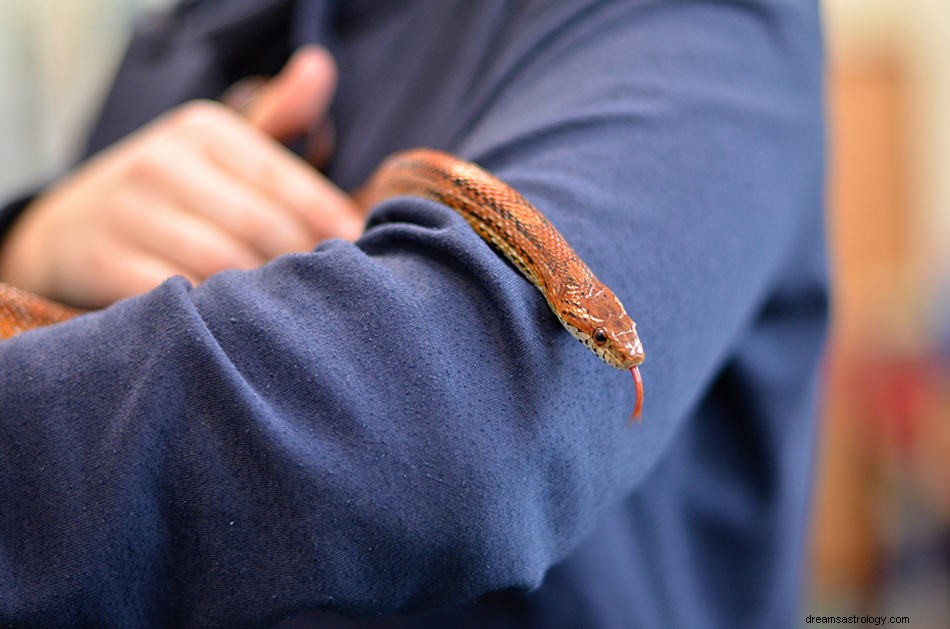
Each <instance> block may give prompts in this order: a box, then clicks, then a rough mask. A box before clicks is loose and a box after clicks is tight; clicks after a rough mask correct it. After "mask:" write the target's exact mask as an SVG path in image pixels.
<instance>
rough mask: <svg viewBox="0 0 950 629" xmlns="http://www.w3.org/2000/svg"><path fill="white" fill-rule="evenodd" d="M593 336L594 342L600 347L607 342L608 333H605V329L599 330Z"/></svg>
mask: <svg viewBox="0 0 950 629" xmlns="http://www.w3.org/2000/svg"><path fill="white" fill-rule="evenodd" d="M592 336H593V337H594V342H595V343H597V344H598V345H603V344H604V343H606V342H607V333H606V332H604V329H603V328H597V329H596V330H594V334H593V335H592Z"/></svg>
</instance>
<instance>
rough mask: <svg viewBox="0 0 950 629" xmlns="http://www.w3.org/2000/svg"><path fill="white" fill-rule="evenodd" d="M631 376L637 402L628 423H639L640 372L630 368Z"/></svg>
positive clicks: (641, 387) (640, 408)
mask: <svg viewBox="0 0 950 629" xmlns="http://www.w3.org/2000/svg"><path fill="white" fill-rule="evenodd" d="M630 373H631V374H633V383H634V384H635V385H636V387H637V402H636V404H635V405H634V407H633V414H631V415H630V421H633V420H637V421H640V411H641V410H643V378H641V377H640V370H639V369H637V368H636V367H631V368H630Z"/></svg>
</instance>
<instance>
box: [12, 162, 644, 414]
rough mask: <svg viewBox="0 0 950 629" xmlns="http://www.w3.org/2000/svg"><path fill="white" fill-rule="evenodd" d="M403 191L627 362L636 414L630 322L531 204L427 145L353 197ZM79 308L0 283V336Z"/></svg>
mask: <svg viewBox="0 0 950 629" xmlns="http://www.w3.org/2000/svg"><path fill="white" fill-rule="evenodd" d="M404 195H407V196H418V197H424V198H428V199H432V200H434V201H438V202H440V203H443V204H445V205H446V206H448V207H450V208H452V209H453V210H455V211H456V212H457V213H458V214H459V215H461V216H462V218H464V219H465V220H466V221H467V222H468V224H469V225H471V227H472V228H473V229H474V230H475V232H476V233H477V234H478V235H479V236H481V237H482V239H484V240H485V241H486V242H487V243H488V244H490V245H491V246H492V247H494V248H495V249H496V250H497V251H499V252H500V253H501V254H502V255H503V256H504V257H505V258H507V259H508V260H509V261H510V262H511V263H512V264H513V265H514V266H515V267H516V268H517V269H518V270H519V271H520V272H521V273H522V274H523V275H524V276H525V277H526V278H527V279H528V281H529V282H531V283H532V284H534V286H535V287H537V289H538V290H539V291H540V292H541V294H542V295H543V296H544V298H545V300H546V301H547V303H548V305H549V306H550V308H551V310H552V311H553V312H554V314H555V316H556V317H557V318H558V320H559V321H560V322H561V324H562V325H563V326H564V327H565V328H566V329H567V330H568V331H569V332H570V333H571V334H572V335H573V336H574V337H575V338H577V339H578V340H579V341H581V342H582V343H584V345H586V346H587V347H588V348H589V349H590V350H591V351H592V352H593V353H594V354H595V355H597V356H598V357H599V358H600V359H602V360H603V361H604V362H606V363H607V364H609V365H611V366H612V367H616V368H618V369H624V370H629V371H630V372H631V373H632V374H633V379H634V383H635V385H636V394H637V399H636V404H635V408H634V413H633V416H634V417H639V415H640V409H641V406H642V402H643V383H642V380H641V378H640V372H639V370H638V368H637V365H639V364H640V363H642V362H643V359H644V353H643V346H642V344H641V342H640V339H639V337H638V336H637V331H636V324H635V323H634V322H633V320H632V319H631V318H630V316H629V315H628V314H627V312H626V310H625V309H624V307H623V304H621V303H620V300H619V299H617V297H616V296H615V295H614V293H613V292H612V291H611V290H610V289H609V288H607V287H606V286H605V285H604V284H603V283H602V282H600V281H599V280H598V279H597V278H596V276H595V275H594V274H593V272H591V270H590V269H589V268H588V267H587V265H586V264H585V263H584V262H583V261H582V260H581V259H580V257H579V256H578V255H577V253H576V252H575V251H574V250H573V249H572V248H571V246H570V245H569V244H568V243H567V241H566V240H565V239H564V237H563V236H562V235H561V234H560V233H559V232H558V231H557V229H555V227H554V226H553V225H552V224H551V223H550V221H548V219H547V218H545V216H544V215H543V214H542V213H541V212H540V211H538V209H537V208H535V207H534V206H533V205H532V204H531V203H529V202H528V201H527V200H526V199H525V198H524V197H522V196H521V194H519V193H518V192H517V191H516V190H514V189H513V188H512V187H510V186H508V185H507V184H505V183H504V182H502V181H501V180H499V179H497V178H496V177H495V176H493V175H492V174H490V173H489V172H487V171H485V170H484V169H482V168H481V167H479V166H477V165H475V164H472V163H470V162H466V161H463V160H460V159H458V158H456V157H454V156H452V155H448V154H446V153H442V152H439V151H435V150H432V149H411V150H407V151H402V152H399V153H396V154H394V155H392V156H390V157H388V158H387V159H386V160H385V161H384V162H383V163H382V164H381V165H380V166H379V168H377V170H376V171H375V172H374V173H373V175H372V176H371V177H370V179H369V181H368V182H367V184H366V185H365V186H363V188H361V190H360V191H359V192H358V193H357V194H356V199H357V202H358V203H360V204H361V205H362V206H363V207H365V208H369V207H372V206H374V205H376V204H377V203H379V202H381V201H383V200H385V199H387V198H391V197H395V196H404ZM78 313H79V311H76V310H73V309H71V308H67V307H65V306H60V305H58V304H55V303H53V302H50V301H47V300H45V299H43V298H41V297H38V296H35V295H32V294H30V293H27V292H25V291H22V290H19V289H17V288H14V287H11V286H8V285H4V284H0V339H2V338H8V337H10V336H14V335H16V334H19V333H21V332H24V331H26V330H29V329H32V328H36V327H40V326H43V325H49V324H53V323H58V322H60V321H65V320H66V319H69V318H72V317H73V316H76V315H77V314H78Z"/></svg>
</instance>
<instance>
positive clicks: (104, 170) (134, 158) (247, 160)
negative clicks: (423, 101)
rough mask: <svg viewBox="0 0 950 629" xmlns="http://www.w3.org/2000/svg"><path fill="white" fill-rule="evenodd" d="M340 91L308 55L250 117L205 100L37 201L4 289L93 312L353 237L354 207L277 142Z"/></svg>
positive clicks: (317, 56) (6, 268) (358, 226)
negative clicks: (171, 281)
mask: <svg viewBox="0 0 950 629" xmlns="http://www.w3.org/2000/svg"><path fill="white" fill-rule="evenodd" d="M335 87H336V66H335V65H334V63H333V60H332V58H331V57H330V55H329V54H328V53H327V52H326V51H324V50H322V49H319V48H316V47H305V48H303V49H301V50H300V51H298V52H297V53H296V54H295V55H294V57H293V58H292V59H291V60H290V61H289V62H288V64H287V66H286V67H285V68H284V69H283V70H282V71H281V73H280V74H279V75H278V76H276V77H274V78H273V79H271V80H270V81H267V82H266V83H264V84H263V85H262V86H261V87H260V89H258V90H256V91H254V92H253V98H252V99H251V100H250V101H248V102H245V103H244V108H243V110H244V115H240V114H238V113H236V112H235V111H234V110H233V109H231V108H229V107H227V106H225V105H222V104H219V103H214V102H210V101H195V102H191V103H186V104H184V105H182V106H180V107H178V108H176V109H174V110H172V111H170V112H169V113H167V114H166V115H164V116H162V117H161V118H159V119H158V120H156V121H154V122H153V123H152V124H150V125H149V126H147V127H145V128H143V129H142V130H140V131H138V132H137V133H135V134H133V135H131V136H129V137H128V138H127V139H125V140H123V141H121V142H119V143H117V144H115V145H114V146H112V147H110V148H108V149H106V150H104V151H102V152H101V153H99V154H98V155H97V156H95V157H94V158H93V159H91V160H89V161H88V162H86V163H85V164H83V165H82V166H81V167H79V168H78V169H77V170H75V171H74V172H72V173H71V174H70V175H68V176H66V177H65V178H64V179H62V180H61V181H60V182H59V183H57V184H56V185H54V186H53V187H51V188H50V189H49V190H48V191H47V192H46V193H44V194H43V195H41V196H40V197H38V198H37V199H36V200H35V201H34V202H33V203H32V204H31V205H30V206H29V207H28V208H27V209H26V210H25V212H24V214H23V215H22V216H21V217H20V219H19V220H18V221H17V223H16V224H15V225H14V227H13V228H12V230H11V231H10V233H9V234H8V236H7V238H6V240H5V241H4V243H3V246H2V249H0V280H2V281H5V282H8V283H10V284H14V285H16V286H19V287H21V288H24V289H27V290H30V291H32V292H35V293H38V294H40V295H44V296H46V297H49V298H51V299H54V300H57V301H60V302H62V303H67V304H71V305H74V306H80V307H84V308H97V307H102V306H106V305H108V304H110V303H112V302H114V301H116V300H118V299H121V298H124V297H128V296H132V295H136V294H139V293H142V292H144V291H147V290H149V289H151V288H153V287H155V286H156V285H158V284H159V283H161V282H162V281H164V280H165V279H167V278H168V277H170V276H172V275H184V276H185V277H187V278H188V279H189V280H191V281H192V282H193V283H195V284H198V283H201V282H202V281H204V280H205V279H206V278H207V277H209V276H210V275H213V274H214V273H217V272H219V271H222V270H225V269H251V268H255V267H257V266H260V265H261V264H263V263H265V262H266V261H268V260H270V259H271V258H274V257H276V256H278V255H281V254H284V253H289V252H294V251H307V250H310V249H312V248H313V247H314V246H315V245H316V244H317V243H319V242H320V241H322V240H324V239H326V238H334V237H336V238H345V239H349V240H354V239H355V238H357V237H358V236H359V234H360V232H361V230H362V225H363V218H364V217H363V215H362V213H361V212H360V210H359V209H358V208H357V206H356V205H355V204H354V203H353V201H352V200H351V199H350V197H349V196H348V195H347V194H346V193H345V192H343V191H342V190H340V189H338V188H337V187H335V186H334V185H333V184H332V183H330V182H329V181H328V180H327V179H326V178H324V177H323V176H321V175H320V174H319V173H318V172H317V171H316V170H315V169H313V168H312V167H311V166H310V165H309V164H307V163H306V162H304V161H303V160H301V159H300V158H298V157H296V156H295V155H294V154H293V153H291V152H289V151H288V150H287V149H285V148H284V147H283V146H282V145H281V144H280V141H282V140H287V139H290V138H293V137H295V136H299V135H301V134H303V133H305V132H306V131H307V130H308V129H309V128H310V127H311V125H312V124H313V121H314V120H320V119H322V118H324V117H325V114H326V110H327V107H328V106H329V103H330V100H331V98H332V95H333V91H334V89H335Z"/></svg>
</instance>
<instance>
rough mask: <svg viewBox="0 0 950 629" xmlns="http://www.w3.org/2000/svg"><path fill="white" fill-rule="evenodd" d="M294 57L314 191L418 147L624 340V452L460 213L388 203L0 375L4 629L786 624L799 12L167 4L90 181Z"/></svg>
mask: <svg viewBox="0 0 950 629" xmlns="http://www.w3.org/2000/svg"><path fill="white" fill-rule="evenodd" d="M309 41H319V42H321V43H323V44H325V45H327V46H329V47H330V49H331V50H332V51H333V53H334V54H335V55H336V57H337V59H338V62H339V66H340V73H341V75H340V77H341V78H340V84H339V91H338V93H337V95H336V98H335V101H334V104H333V116H334V119H335V121H336V126H337V133H338V140H337V142H338V145H337V152H336V154H335V156H334V159H333V161H332V163H331V164H330V166H329V168H328V175H329V176H330V177H331V178H332V179H333V180H334V181H335V182H337V183H338V184H339V185H340V186H342V187H343V188H346V189H350V188H352V187H354V186H356V185H358V184H359V183H361V182H362V181H363V180H364V179H365V178H366V176H367V175H368V174H369V173H370V172H371V171H372V169H373V168H374V167H375V166H376V165H377V164H378V163H379V161H380V160H381V159H382V158H383V157H384V156H385V155H387V154H389V153H390V152H392V151H395V150H398V149H402V148H407V147H411V146H430V147H434V148H439V149H443V150H447V151H450V152H453V153H456V154H458V155H460V156H462V157H463V158H465V159H469V160H473V161H476V162H478V163H480V164H482V165H483V166H485V167H486V168H488V169H489V170H491V171H493V172H494V173H495V174H496V175H497V176H499V177H500V178H502V179H504V180H505V181H507V182H508V183H510V184H511V185H512V186H514V187H515V188H517V189H518V190H519V191H521V193H522V194H524V195H525V196H526V197H527V198H528V199H529V200H530V201H532V202H533V203H534V204H535V205H536V206H537V207H539V208H540V209H541V210H542V211H543V212H544V213H545V214H546V215H547V216H548V217H549V218H550V219H551V221H552V222H553V223H554V224H555V225H556V226H557V228H558V229H559V230H561V232H562V233H563V234H564V235H565V237H566V238H567V239H568V241H569V242H571V244H572V245H573V246H574V248H575V249H576V250H577V251H578V252H579V254H580V255H581V257H582V258H584V259H585V260H586V261H587V263H588V264H589V266H590V267H591V269H592V270H593V271H594V272H595V273H596V274H597V275H598V276H599V277H600V278H601V279H602V280H603V281H604V282H605V283H606V284H607V285H608V286H611V287H612V288H613V290H614V291H615V292H616V293H617V295H618V296H619V297H620V299H621V300H622V301H623V302H624V303H625V305H626V306H627V309H628V311H630V313H631V315H632V316H633V318H634V319H635V320H636V321H637V322H638V324H639V330H640V332H641V336H642V338H643V340H644V344H645V347H646V350H647V362H646V363H645V364H644V365H643V366H642V368H641V369H642V373H643V377H644V380H645V385H646V396H647V397H646V403H645V406H644V413H643V423H642V424H641V425H630V424H628V422H627V416H628V415H629V413H630V410H631V407H632V404H633V383H632V382H631V379H630V374H629V373H625V372H621V371H617V370H614V369H611V368H610V367H608V366H606V365H604V364H602V363H600V362H599V361H598V360H597V359H596V358H594V357H593V356H592V355H590V353H589V352H588V350H586V349H585V348H584V347H583V346H582V345H581V344H579V343H577V342H576V341H575V340H573V339H572V338H571V337H570V335H569V334H567V332H565V331H564V330H563V329H562V328H561V327H560V325H559V324H558V322H557V321H556V319H555V318H554V316H553V315H552V313H551V312H550V311H549V309H548V307H547V305H546V304H545V303H544V301H543V299H542V297H541V295H540V294H539V292H538V291H537V290H536V289H535V288H534V287H533V286H531V284H529V283H528V282H527V281H526V280H525V279H524V278H522V277H521V276H520V275H519V274H518V272H517V271H516V270H515V269H514V268H513V267H512V266H511V265H509V264H508V263H506V262H505V261H504V260H503V259H502V258H501V257H499V256H498V255H497V254H496V253H495V252H494V251H493V250H492V249H491V248H489V247H488V246H487V245H486V244H485V243H484V242H483V241H482V240H481V239H480V238H479V237H478V236H477V235H476V234H475V233H474V232H473V231H472V230H471V229H470V228H469V227H468V225H467V224H466V223H465V222H464V221H463V220H462V219H461V218H460V217H459V216H457V215H456V214H455V213H454V212H453V211H451V210H449V209H447V208H446V207H444V206H441V205H439V204H437V203H434V202H431V201H425V200H421V199H409V198H400V199H395V200H391V201H388V202H385V203H383V204H381V205H379V206H378V207H376V208H375V209H374V210H373V212H372V214H371V216H370V218H369V221H368V223H367V225H366V231H365V234H364V235H363V236H362V237H361V238H360V239H359V240H358V242H356V243H355V244H353V243H348V242H343V241H328V242H325V243H323V244H322V245H320V246H319V247H318V248H317V249H316V250H315V251H313V252H310V253H305V254H295V255H287V256H283V257H280V258H278V259H276V260H274V261H272V262H270V263H268V264H267V265H265V266H264V267H262V268H260V269H258V270H254V271H250V272H225V273H221V274H219V275H217V276H215V277H213V278H211V279H209V280H208V281H207V282H205V283H204V284H202V285H201V286H199V287H197V288H195V287H192V286H190V285H189V284H188V283H187V282H186V281H185V280H183V279H181V278H175V279H171V280H169V281H167V282H166V283H164V284H163V285H161V286H160V287H158V288H156V289H155V290H153V291H151V292H149V293H147V294H144V295H141V296H139V297H135V298H132V299H128V300H124V301H121V302H119V303H117V304H115V305H113V306H112V307H110V308H107V309H105V310H103V311H100V312H97V313H93V314H89V315H86V316H82V317H80V318H78V319H76V320H74V321H71V322H68V323H65V324H62V325H57V326H54V327H51V328H48V329H43V330H38V331H34V332H30V333H28V334H24V335H22V336H20V337H18V338H15V339H13V340H10V341H7V342H4V343H2V344H0V625H2V624H5V623H9V624H12V625H28V624H29V625H32V624H36V625H49V626H67V625H97V626H153V625H165V626H187V625H192V626H217V625H224V626H266V625H268V624H272V623H276V622H279V621H281V620H282V619H285V618H288V617H290V616H291V615H293V614H297V613H299V612H301V610H317V611H313V612H310V613H309V615H304V616H297V618H296V620H295V621H291V625H294V624H296V625H297V626H301V625H304V624H307V623H310V622H312V623H318V624H319V626H349V624H350V623H351V622H355V621H351V620H348V619H346V618H345V616H351V617H352V616H357V617H363V618H364V619H366V618H368V619H369V620H366V621H365V623H364V624H360V625H359V626H371V627H372V626H377V624H378V625H379V626H396V627H430V626H431V627H446V626H471V627H486V626H488V627H661V626H669V627H705V626H709V627H716V626H722V627H742V626H746V627H761V626H769V627H773V626H783V625H784V626H789V625H792V624H793V623H794V622H795V619H796V611H797V593H798V582H799V579H800V568H801V557H802V541H803V535H804V524H805V520H806V511H807V503H808V496H809V481H810V470H811V459H812V452H813V437H814V422H813V412H814V407H815V399H814V398H815V396H814V383H815V376H816V371H817V363H818V357H819V352H820V347H821V342H822V338H823V334H824V328H825V318H826V301H827V300H826V282H825V274H824V257H823V234H822V217H821V207H822V178H823V175H822V173H823V128H822V107H821V63H822V62H821V43H820V33H819V28H818V9H817V6H816V3H815V2H806V1H803V0H769V1H765V0H763V1H753V0H745V1H720V2H716V1H712V0H703V1H699V0H696V1H690V2H685V1H683V2H680V1H671V0H628V1H617V2H596V1H592V0H571V1H561V2H506V1H502V0H482V1H479V2H461V1H459V2H447V1H445V0H412V1H406V2H380V1H376V0H371V1H368V2H367V1H365V0H364V1H362V2H341V3H339V5H338V6H337V5H336V4H334V3H326V2H318V1H316V0H310V1H301V2H289V1H287V0H242V1H240V2H238V1H233V2H202V1H199V2H189V3H186V4H185V5H183V6H182V7H180V8H179V9H177V10H175V11H174V12H173V13H171V14H170V15H168V16H166V17H164V18H153V19H151V20H149V21H147V22H145V23H144V25H143V27H142V28H141V29H140V31H139V33H138V35H137V36H136V38H135V39H134V41H133V42H132V45H131V47H130V49H129V52H128V54H127V56H126V58H125V61H124V62H123V65H122V67H121V69H120V71H119V73H118V76H117V79H116V83H115V85H114V87H113V90H112V92H111V94H110V95H109V97H108V99H107V101H106V102H105V104H104V107H103V113H102V116H101V119H100V120H99V122H98V124H97V125H96V128H95V130H94V131H93V133H92V136H91V138H92V139H91V142H90V151H94V150H97V149H99V148H102V147H104V146H107V145H108V144H109V143H111V142H113V141H114V140H116V139H118V138H120V137H122V136H123V135H125V134H127V133H129V132H130V131H132V130H134V129H135V128H137V127H138V126H140V125H141V124H144V123H145V122H147V121H148V120H150V119H151V118H153V117H154V116H155V115H157V114H158V113H160V112H162V111H164V110H166V109H168V108H169V107H172V106H174V105H175V104H177V103H180V102H183V101H186V100H189V99H192V98H197V97H214V96H216V95H218V94H220V93H221V91H222V90H223V89H224V88H225V87H226V86H227V85H228V84H229V83H231V82H232V81H234V80H236V79H238V78H240V77H241V76H245V75H248V74H257V73H273V72H274V71H276V70H277V69H278V68H279V67H280V65H281V64H282V63H283V61H284V60H285V59H286V58H287V56H288V55H289V54H290V52H291V51H292V50H293V49H294V48H295V47H297V46H299V45H301V44H303V43H306V42H309ZM17 209H18V206H15V205H14V206H10V207H8V208H7V209H6V210H5V212H4V215H3V220H4V224H7V225H8V224H9V223H10V222H11V221H13V220H15V218H16V212H17Z"/></svg>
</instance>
